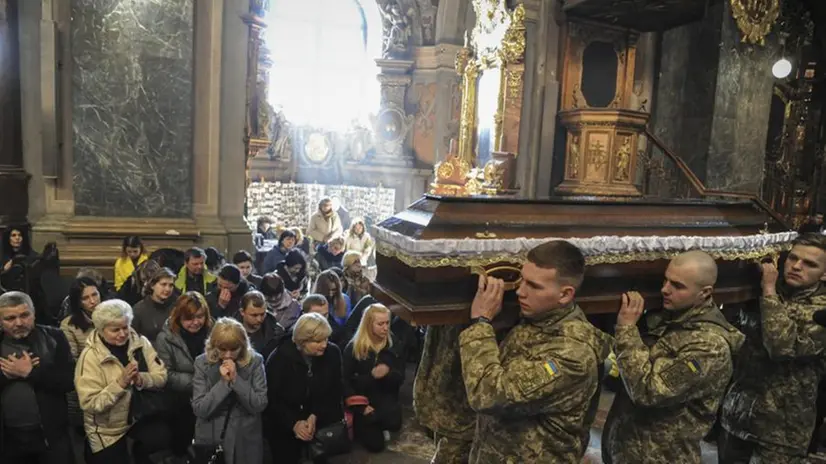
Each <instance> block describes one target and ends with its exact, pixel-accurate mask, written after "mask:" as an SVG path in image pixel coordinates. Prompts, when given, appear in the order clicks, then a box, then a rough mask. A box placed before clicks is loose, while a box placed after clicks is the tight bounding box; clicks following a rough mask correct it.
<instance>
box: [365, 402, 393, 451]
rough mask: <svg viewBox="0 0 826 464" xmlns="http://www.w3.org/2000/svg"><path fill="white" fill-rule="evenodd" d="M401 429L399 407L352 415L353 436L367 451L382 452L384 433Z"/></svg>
mask: <svg viewBox="0 0 826 464" xmlns="http://www.w3.org/2000/svg"><path fill="white" fill-rule="evenodd" d="M401 428H402V410H401V407H385V408H382V409H379V408H376V409H375V410H374V411H373V413H372V414H369V415H366V416H365V415H364V414H361V413H354V414H353V435H355V439H356V441H357V442H358V443H359V444H361V446H363V447H364V449H366V450H367V451H370V452H372V453H379V452H381V451H383V450H384V446H385V443H384V433H383V432H384V431H385V430H389V431H391V432H397V431H398V430H399V429H401Z"/></svg>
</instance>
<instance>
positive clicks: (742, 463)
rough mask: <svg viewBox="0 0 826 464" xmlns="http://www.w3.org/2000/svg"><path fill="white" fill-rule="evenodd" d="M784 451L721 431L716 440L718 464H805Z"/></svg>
mask: <svg viewBox="0 0 826 464" xmlns="http://www.w3.org/2000/svg"><path fill="white" fill-rule="evenodd" d="M784 451H785V450H778V449H774V448H770V447H767V446H765V445H763V444H760V443H754V442H751V441H746V440H743V439H741V438H739V437H736V436H734V435H732V434H730V433H729V432H727V431H725V430H722V431H721V432H720V436H719V437H718V438H717V462H718V463H719V464H807V463H808V462H809V461H807V460H806V458H805V457H803V456H796V455H792V454H787V452H784Z"/></svg>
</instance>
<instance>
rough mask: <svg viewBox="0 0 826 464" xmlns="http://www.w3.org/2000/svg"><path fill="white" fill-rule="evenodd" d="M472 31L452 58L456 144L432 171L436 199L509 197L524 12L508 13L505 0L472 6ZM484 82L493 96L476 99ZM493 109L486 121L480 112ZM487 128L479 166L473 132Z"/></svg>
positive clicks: (519, 107) (475, 0)
mask: <svg viewBox="0 0 826 464" xmlns="http://www.w3.org/2000/svg"><path fill="white" fill-rule="evenodd" d="M473 8H474V10H475V11H476V25H475V26H474V28H473V30H472V32H471V34H470V37H467V36H466V38H465V46H464V47H463V48H462V49H461V50H460V51H459V53H458V54H457V56H456V72H457V73H459V75H461V76H462V110H461V117H460V122H459V140H458V146H457V144H453V143H451V149H450V152H449V154H448V156H447V158H446V159H445V160H444V161H442V162H440V163H437V164H436V166H435V168H434V175H435V178H436V179H435V181H434V182H433V184H431V193H435V194H439V195H451V196H465V195H478V194H487V195H501V194H510V193H515V187H516V186H515V180H514V172H515V169H514V165H515V159H516V152H517V147H518V145H519V120H520V116H521V113H522V96H523V90H524V89H523V87H524V83H523V75H524V72H525V63H524V59H525V9H524V6H523V5H521V4H520V5H518V6H517V7H516V8H514V9H512V10H510V9H508V8H507V5H506V1H505V0H473ZM483 80H485V81H486V82H487V83H490V84H492V86H491V87H492V88H495V92H493V93H486V94H484V95H483V94H480V93H479V87H480V84H481V83H482V82H483ZM482 106H484V107H486V108H487V107H491V108H495V111H494V113H493V114H492V115H489V116H491V119H492V121H481V120H480V119H481V118H483V117H485V115H481V114H480V112H479V108H480V107H482ZM483 125H484V126H486V127H490V131H489V134H488V139H487V140H486V141H485V142H486V143H485V145H486V146H487V147H489V158H490V159H488V160H485V161H483V162H481V163H480V162H479V161H480V153H479V147H480V145H482V142H483V141H482V140H481V137H480V133H479V132H478V129H479V128H480V126H483Z"/></svg>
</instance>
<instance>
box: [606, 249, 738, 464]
mask: <svg viewBox="0 0 826 464" xmlns="http://www.w3.org/2000/svg"><path fill="white" fill-rule="evenodd" d="M716 281H717V265H716V263H715V262H714V259H712V258H711V256H709V255H707V254H706V253H703V252H701V251H690V252H687V253H684V254H682V255H680V256H678V257H676V258H674V260H672V261H671V263H670V264H669V265H668V269H666V271H665V282H664V283H663V287H662V290H661V292H662V297H663V309H661V310H657V311H648V312H647V313H646V314H645V316H644V317H643V324H642V328H641V329H642V330H640V329H638V328H637V321H638V320H639V319H640V318H641V317H642V316H643V314H642V313H643V298H642V296H641V295H640V294H639V293H637V292H630V293H627V294H625V295H623V298H622V307H621V309H620V312H619V315H618V317H617V327H616V356H617V366H618V368H619V372H620V376H621V378H622V382H623V385H624V387H625V389H624V391H620V392H618V393H617V396H616V398H615V399H614V404H613V405H612V407H611V412H610V413H609V419H608V423H607V424H606V426H605V432H604V438H603V439H604V440H605V441H606V443H605V445H606V446H605V448H606V449H607V450H608V453H609V454H610V461H607V462H613V463H615V464H625V463H634V464H647V463H650V464H654V463H669V464H681V463H686V464H688V463H697V464H699V462H700V440H702V439H703V437H704V436H705V435H706V433H708V431H709V430H710V429H711V427H712V425H713V424H714V421H715V419H716V417H717V408H718V406H719V405H720V402H721V401H722V399H723V395H724V393H725V389H726V386H727V385H728V382H729V380H730V378H731V375H732V357H733V356H734V354H736V352H737V350H739V348H740V346H741V345H742V344H743V342H744V340H745V337H744V336H743V334H741V333H740V332H739V331H738V330H737V329H736V328H734V327H733V326H732V325H730V324H729V323H728V322H727V321H726V319H725V318H724V317H723V314H722V313H721V312H720V310H719V309H718V308H717V306H716V305H715V304H714V300H713V299H712V297H711V293H712V290H713V288H714V284H715V282H716ZM641 331H642V335H641Z"/></svg>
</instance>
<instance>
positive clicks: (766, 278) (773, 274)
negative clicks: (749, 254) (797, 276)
mask: <svg viewBox="0 0 826 464" xmlns="http://www.w3.org/2000/svg"><path fill="white" fill-rule="evenodd" d="M760 271H761V272H762V273H763V274H762V276H761V277H760V285H761V287H762V288H763V295H764V296H768V295H766V292H769V294H772V295H773V294H774V293H775V289H776V287H777V279H778V278H779V276H780V272H779V271H778V270H777V266H776V265H775V264H774V263H773V262H766V263H760Z"/></svg>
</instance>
